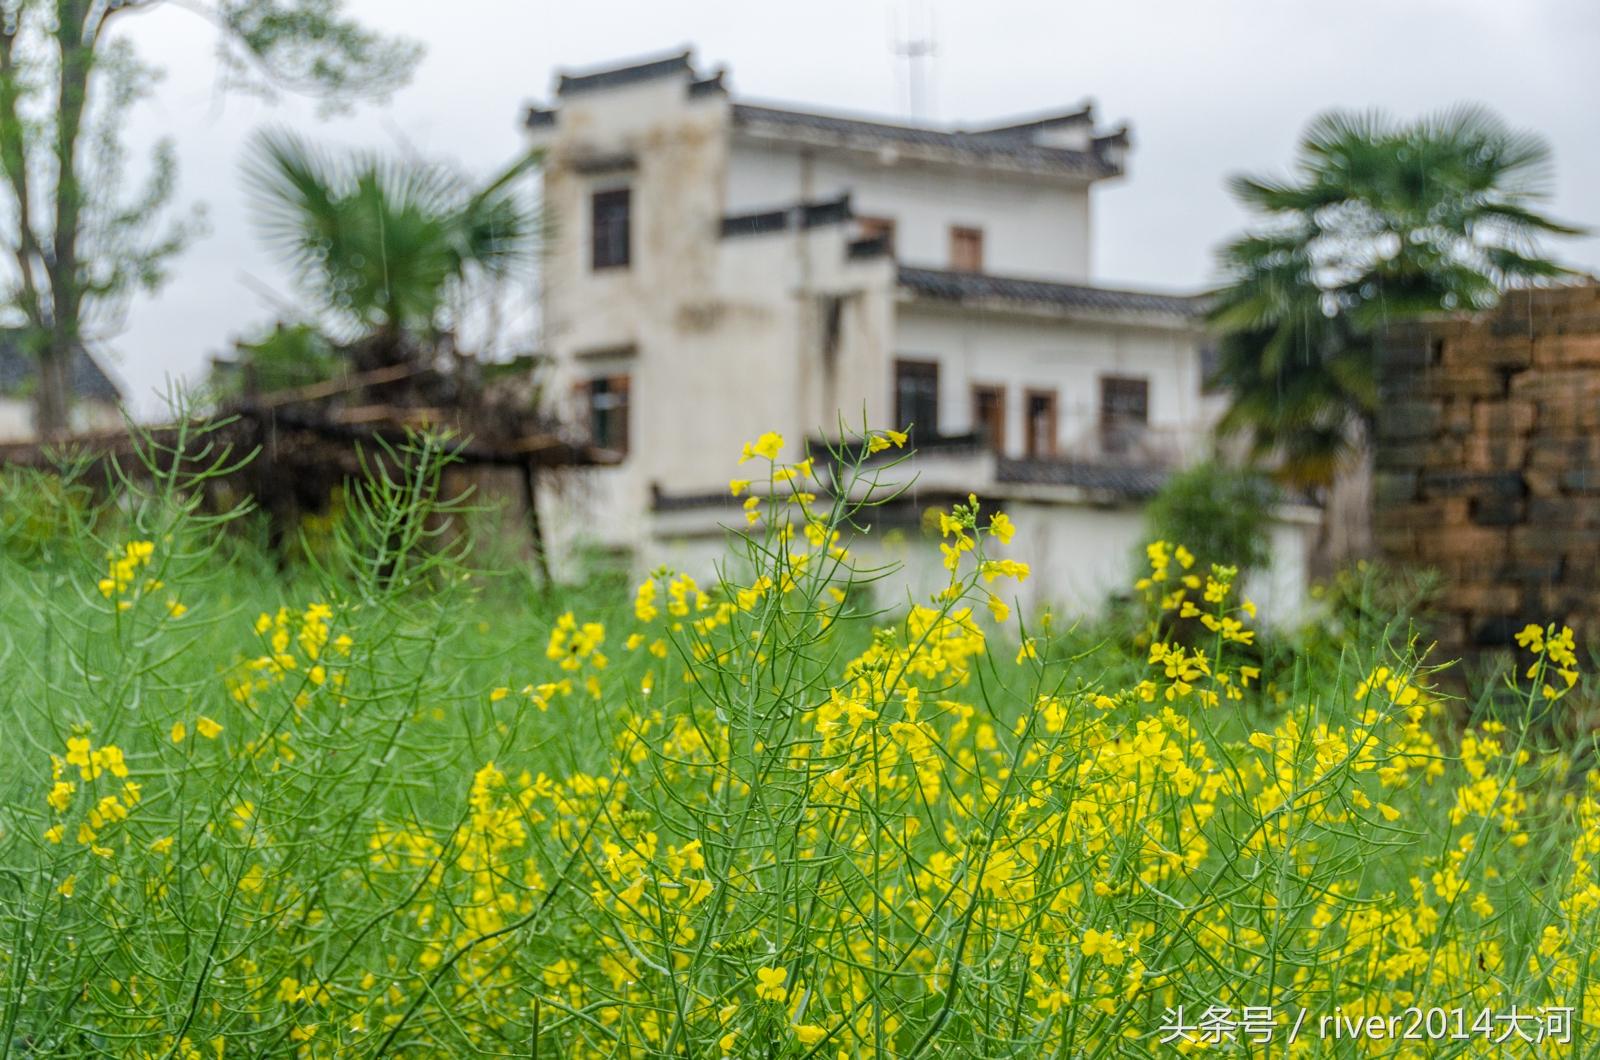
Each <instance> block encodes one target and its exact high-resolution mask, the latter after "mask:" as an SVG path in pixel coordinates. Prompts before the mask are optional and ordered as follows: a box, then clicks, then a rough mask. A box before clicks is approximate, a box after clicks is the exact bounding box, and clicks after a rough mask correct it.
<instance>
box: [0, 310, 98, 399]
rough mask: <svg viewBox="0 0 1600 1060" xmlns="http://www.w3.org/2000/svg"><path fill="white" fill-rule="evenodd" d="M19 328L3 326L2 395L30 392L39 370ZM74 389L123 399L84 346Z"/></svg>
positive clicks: (84, 395)
mask: <svg viewBox="0 0 1600 1060" xmlns="http://www.w3.org/2000/svg"><path fill="white" fill-rule="evenodd" d="M22 336H23V332H22V330H21V329H19V328H0V394H17V393H20V392H25V391H30V390H31V389H32V386H33V380H34V377H35V375H36V374H37V373H38V364H37V363H36V361H35V359H34V355H33V354H32V353H31V352H29V351H28V349H27V348H26V347H25V346H24V345H23V342H22ZM72 392H73V393H74V394H76V395H77V396H78V397H80V398H85V399H89V400H95V401H112V402H118V401H121V400H122V388H121V387H119V386H118V385H117V384H116V383H115V382H114V381H113V380H112V379H111V377H110V376H109V375H107V374H106V371H105V369H104V368H102V367H101V366H100V362H99V361H98V360H97V359H96V358H95V357H94V355H93V354H91V353H89V351H87V350H85V349H82V348H80V349H79V350H78V352H77V356H75V357H74V358H73V359H72Z"/></svg>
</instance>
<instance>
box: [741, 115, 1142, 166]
mask: <svg viewBox="0 0 1600 1060" xmlns="http://www.w3.org/2000/svg"><path fill="white" fill-rule="evenodd" d="M733 119H734V122H735V123H736V124H738V125H742V126H744V127H745V128H756V127H763V126H764V127H768V128H778V129H783V130H787V131H789V132H792V133H795V134H798V135H806V136H812V137H826V138H829V139H832V140H835V141H838V142H839V143H840V144H841V145H849V144H850V143H852V142H856V143H860V144H862V145H863V146H868V145H873V144H876V145H881V146H887V145H894V144H904V145H906V146H908V147H925V148H929V149H933V150H942V151H949V152H953V153H956V154H960V155H965V156H967V157H968V158H971V159H972V160H974V161H990V162H1011V163H1014V164H1016V165H1020V166H1027V167H1034V168H1040V169H1052V170H1062V171H1072V172H1079V173H1083V174H1085V175H1087V176H1091V177H1112V176H1117V175H1119V174H1121V172H1122V167H1121V164H1120V163H1119V162H1118V161H1116V160H1115V159H1114V158H1112V157H1108V156H1105V155H1102V154H1101V153H1100V152H1099V151H1073V150H1068V149H1067V148H1062V147H1040V146H1038V145H1036V144H1034V143H1033V142H1032V141H1031V140H1030V139H1028V138H1027V137H1024V136H1005V135H993V134H990V133H982V132H979V133H969V132H962V131H960V130H949V129H934V128H929V127H927V126H921V125H899V124H895V123H893V122H885V121H874V120H871V119H867V118H856V117H847V116H844V115H837V114H819V113H816V112H814V111H804V110H790V109H788V108H785V107H770V106H758V105H756V104H751V103H735V104H734V106H733Z"/></svg>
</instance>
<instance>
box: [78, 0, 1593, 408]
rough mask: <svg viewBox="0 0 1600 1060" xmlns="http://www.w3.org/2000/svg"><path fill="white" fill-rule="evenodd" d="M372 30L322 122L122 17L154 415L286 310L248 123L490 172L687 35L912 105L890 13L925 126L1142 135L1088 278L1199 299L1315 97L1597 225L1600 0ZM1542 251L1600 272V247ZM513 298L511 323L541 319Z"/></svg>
mask: <svg viewBox="0 0 1600 1060" xmlns="http://www.w3.org/2000/svg"><path fill="white" fill-rule="evenodd" d="M350 6H351V9H352V10H353V11H354V12H356V13H357V14H359V15H360V16H361V17H363V18H364V19H366V20H367V21H368V22H369V23H370V24H371V25H373V26H377V27H382V28H384V29H386V30H389V31H392V32H395V33H400V34H404V35H407V36H410V37H412V38H415V39H417V40H420V41H422V42H424V43H425V44H426V47H427V54H426V56H425V58H424V59H423V61H422V62H421V64H420V65H419V66H418V67H417V70H416V73H415V77H414V79H413V80H412V82H411V84H410V85H409V87H407V88H406V89H405V90H403V91H401V92H400V93H398V94H397V95H396V96H395V97H394V98H393V99H392V100H391V101H390V102H389V103H388V104H386V105H383V106H368V107H364V108H361V109H358V110H357V111H356V112H354V113H352V114H351V115H348V116H345V117H341V118H338V119H335V120H331V121H319V120H318V118H317V117H316V114H315V110H314V108H313V107H311V106H310V105H308V104H306V103H304V102H302V101H294V100H284V101H280V102H279V103H277V104H276V105H269V104H265V103H263V102H260V101H258V100H254V99H248V98H241V97H238V96H225V95H223V94H222V93H221V92H220V91H219V87H218V75H217V70H216V66H215V63H214V62H213V61H212V54H213V48H214V44H215V37H214V36H213V35H212V31H211V30H210V28H209V27H208V25H207V24H206V23H205V22H203V21H202V20H201V19H199V18H197V17H196V16H195V15H193V14H191V13H188V12H185V11H184V10H182V9H181V7H180V6H179V5H176V4H172V5H165V6H163V7H162V8H159V9H157V10H155V11H154V12H153V13H151V14H148V15H142V16H138V17H136V18H132V19H128V20H126V21H125V30H124V32H126V33H128V34H129V35H130V36H131V37H132V38H133V39H134V40H135V41H136V42H137V44H138V46H139V48H140V51H141V53H142V54H143V56H144V57H145V58H146V59H147V60H148V61H150V62H152V63H154V64H156V65H158V66H160V67H162V68H164V69H165V71H166V77H165V79H164V81H163V82H162V83H161V85H160V86H159V87H158V88H157V91H156V93H155V95H154V97H153V98H152V99H150V100H149V101H147V102H145V103H143V104H141V105H140V107H139V108H138V110H137V111H136V112H135V114H134V115H133V117H132V120H131V121H130V123H129V126H128V138H129V144H130V147H131V148H133V149H134V150H136V151H142V150H144V149H145V147H146V146H147V145H148V144H150V143H152V142H153V141H154V140H155V139H156V138H158V137H160V136H170V137H172V138H173V139H174V140H175V141H176V144H177V149H178V156H179V160H180V166H181V186H180V192H179V197H180V199H181V200H182V201H184V202H195V201H199V202H203V203H205V205H206V207H207V210H208V213H209V222H210V228H211V232H210V234H209V235H208V236H207V237H205V238H204V239H203V240H201V241H200V242H198V243H196V244H195V245H194V246H193V247H192V248H190V249H189V250H188V251H187V253H186V254H185V255H184V256H183V258H182V259H181V260H179V261H178V262H177V263H176V266H175V268H174V270H173V276H172V280H171V282H170V283H169V284H168V285H167V287H166V288H165V289H164V290H163V291H162V292H161V293H160V294H159V295H157V296H155V297H154V298H147V299H143V300H141V301H139V302H138V303H136V304H135V305H134V307H133V309H132V311H131V314H130V317H129V320H128V325H127V327H126V329H125V330H124V331H123V332H122V333H121V334H120V335H118V336H116V337H114V338H113V339H112V340H111V342H110V343H109V344H108V345H109V347H110V349H111V350H112V351H113V356H114V367H115V368H116V370H117V372H118V374H119V375H120V376H121V377H122V378H123V379H124V380H125V381H126V383H127V384H128V389H129V391H130V395H131V396H133V397H134V398H135V400H136V401H137V402H138V404H139V406H140V407H141V408H143V409H145V410H146V411H148V410H150V409H151V408H152V407H153V401H152V397H151V395H152V394H153V393H154V392H155V391H156V390H157V389H159V388H160V387H161V386H162V384H163V380H164V379H165V378H166V377H167V376H169V375H172V376H178V377H183V376H190V377H193V376H196V375H198V373H200V372H201V371H202V370H203V368H204V365H205V364H206V361H207V358H208V357H209V356H210V355H211V354H213V353H216V352H219V351H225V350H228V349H231V347H232V344H233V342H234V340H235V339H236V338H237V337H239V336H240V335H241V334H246V335H248V334H250V333H251V332H253V331H255V330H258V329H260V328H262V327H263V326H264V325H266V324H268V323H270V322H271V321H272V320H273V319H275V318H276V317H277V316H279V315H280V309H279V306H280V305H281V304H283V303H287V302H292V291H291V288H290V286H289V283H288V281H287V278H286V277H285V276H284V274H283V272H282V270H280V269H279V268H277V267H276V266H275V264H274V262H273V260H272V258H271V257H270V256H269V255H268V254H266V253H265V252H264V251H263V249H262V247H261V244H260V241H259V240H258V238H257V236H256V234H255V232H254V230H253V228H252V225H251V221H250V214H249V211H248V208H247V204H246V202H245V199H244V195H243V193H242V191H241V187H240V180H239V159H240V154H241V151H242V148H243V145H244V143H245V140H246V138H247V136H248V135H249V133H250V132H251V130H253V129H255V128H257V127H260V126H261V125H264V124H271V123H282V124H289V125H293V126H295V127H298V128H301V129H303V130H304V131H306V132H307V133H308V134H309V135H312V136H315V137H317V138H319V139H322V140H325V141H327V142H329V143H333V144H362V145H369V146H398V145H404V147H405V149H407V150H411V151H415V152H418V153H421V154H425V155H429V156H438V157H441V158H446V159H451V160H454V161H455V162H457V163H459V164H460V165H461V166H463V167H465V168H467V169H468V170H470V171H473V172H477V173H487V172H489V171H491V170H492V169H494V168H495V167H496V166H498V165H502V164H504V163H505V162H507V161H508V160H509V159H511V158H512V156H514V155H515V154H516V152H517V151H519V150H520V149H521V143H522V141H521V136H520V133H519V120H520V117H521V114H522V111H523V108H524V106H525V105H526V104H528V103H530V102H538V101H548V99H549V96H550V89H551V81H552V77H553V74H554V73H555V71H557V70H558V69H562V68H569V69H570V68H578V67H584V66H589V65H594V64H605V63H609V62H611V61H613V60H617V59H626V58H629V57H631V56H635V55H639V54H644V53H659V52H662V51H666V50H669V49H674V48H678V47H681V46H684V45H691V46H693V47H694V49H695V54H696V61H697V63H698V64H699V65H700V66H701V67H702V68H705V69H710V68H712V67H715V66H719V65H722V66H726V67H727V68H728V69H729V71H730V81H731V85H732V87H733V90H734V93H735V95H736V96H744V97H752V98H760V99H769V100H780V101H789V102H793V103H797V104H801V105H805V104H811V105H815V106H818V107H835V108H848V109H851V110H856V111H868V112H880V113H882V114H884V115H886V116H890V117H894V116H900V117H904V116H905V115H906V112H907V99H906V91H905V84H906V76H905V63H904V60H897V59H896V58H894V56H893V49H892V47H891V44H892V41H893V40H894V39H895V37H896V36H897V32H896V30H895V28H894V26H895V24H896V22H897V21H898V22H899V23H900V26H901V27H902V28H901V30H900V31H899V34H900V35H903V34H904V26H905V23H906V21H907V18H908V17H910V18H914V19H916V20H918V21H919V22H926V21H927V19H928V16H927V14H926V13H927V12H929V11H931V21H932V24H933V27H934V30H935V34H934V35H935V37H936V41H937V52H938V53H937V57H936V58H935V59H933V60H932V61H931V62H930V63H929V64H928V66H927V67H925V68H926V69H928V70H929V72H930V82H931V84H930V89H929V92H928V99H929V102H928V109H929V112H930V113H929V116H930V117H932V118H935V119H938V120H940V121H945V122H951V123H956V124H959V123H963V122H965V123H979V122H985V121H991V120H993V119H995V118H998V117H1002V116H1006V115H1011V114H1017V113H1026V112H1030V111H1038V110H1042V109H1047V108H1052V107H1057V106H1064V105H1069V104H1073V103H1076V102H1078V101H1080V100H1082V99H1084V98H1086V97H1087V98H1093V99H1094V100H1095V102H1096V104H1097V107H1098V113H1099V114H1100V116H1101V119H1102V121H1103V122H1105V123H1115V122H1121V121H1127V122H1129V123H1130V124H1131V125H1132V128H1133V153H1132V157H1131V159H1130V165H1129V172H1128V176H1127V177H1126V178H1124V179H1123V180H1121V181H1118V182H1116V183H1114V184H1109V185H1105V186H1103V187H1102V189H1101V190H1099V191H1097V192H1096V200H1095V221H1094V243H1095V245H1094V257H1093V261H1094V275H1095V278H1096V280H1097V282H1102V283H1107V284H1121V285H1134V286H1149V287H1157V288H1176V289H1193V288H1197V287H1199V286H1201V285H1202V284H1204V283H1206V282H1207V281H1208V280H1209V279H1210V278H1211V275H1212V274H1211V261H1212V251H1213V249H1214V248H1215V247H1216V245H1217V244H1218V243H1219V242H1221V241H1222V240H1224V239H1226V238H1227V237H1228V236H1229V235H1230V234H1232V233H1233V232H1235V231H1237V230H1238V229H1239V228H1240V226H1241V225H1243V224H1244V223H1245V217H1244V215H1243V214H1242V213H1241V212H1240V211H1239V210H1238V209H1237V208H1236V207H1234V206H1233V204H1232V203H1231V202H1230V201H1229V199H1228V197H1227V195H1226V193H1225V191H1224V189H1223V180H1224V178H1225V177H1226V176H1227V175H1228V174H1231V173H1234V172H1238V171H1241V170H1244V171H1262V170H1266V171H1271V170H1282V169H1284V168H1286V166H1287V163H1288V161H1289V159H1290V157H1291V153H1292V150H1293V147H1294V144H1295V141H1296V138H1297V136H1298V134H1299V132H1300V130H1301V129H1302V128H1303V127H1304V125H1305V123H1306V122H1307V120H1309V119H1310V118H1311V117H1312V116H1313V115H1314V114H1316V113H1317V112H1319V111H1321V110H1324V109H1326V108H1330V107H1346V108H1366V107H1381V108H1384V109H1387V110H1389V111H1392V112H1394V113H1395V114H1397V115H1401V116H1411V115H1415V114H1419V113H1422V112H1424V111H1428V110H1432V109H1435V108H1439V107H1443V106H1447V105H1449V104H1452V103H1455V102H1459V101H1476V102H1481V103H1485V104H1487V105H1489V106H1490V107H1492V108H1493V109H1495V110H1496V111H1498V112H1499V113H1500V114H1501V115H1502V116H1503V117H1504V118H1505V119H1506V120H1507V121H1508V122H1510V123H1512V124H1514V125H1516V126H1519V127H1525V128H1529V129H1533V130H1537V131H1539V132H1540V133H1542V134H1543V135H1544V136H1545V137H1546V138H1547V139H1548V140H1549V141H1550V143H1551V145H1552V146H1553V147H1554V149H1555V156H1556V176H1555V185H1554V189H1553V196H1552V198H1551V201H1550V204H1549V205H1550V209H1551V210H1552V212H1554V213H1555V214H1557V215H1558V216H1560V217H1562V218H1564V219H1567V220H1570V221H1574V222H1577V223H1580V224H1584V225H1595V226H1600V63H1597V62H1596V59H1595V57H1596V55H1597V54H1600V4H1597V3H1595V2H1594V0H1512V2H1508V0H1345V2H1343V3H1340V4H1337V5H1335V4H1329V3H1324V2H1310V0H1105V2H1100V3H1085V2H1081V0H985V2H982V3H979V2H977V0H893V2H891V0H804V2H789V0H782V2H780V0H761V2H751V0H701V2H680V0H649V2H640V0H629V2H622V0H579V2H576V3H574V2H567V3H561V4H547V3H537V2H530V0H450V2H449V3H444V2H441V0H352V2H351V4H350ZM1556 250H1557V253H1558V254H1559V256H1561V257H1562V258H1563V259H1564V260H1565V261H1567V262H1568V263H1569V264H1572V265H1574V266H1577V267H1580V268H1583V269H1585V270H1589V271H1594V272H1600V237H1596V236H1589V237H1585V238H1582V239H1575V240H1569V241H1563V242H1562V243H1561V244H1560V245H1559V246H1558V247H1557V248H1556ZM532 319H533V318H532V316H531V314H529V313H526V312H525V313H523V314H522V315H521V318H520V322H521V325H522V326H523V327H528V326H530V325H531V322H532Z"/></svg>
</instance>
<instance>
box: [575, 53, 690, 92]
mask: <svg viewBox="0 0 1600 1060" xmlns="http://www.w3.org/2000/svg"><path fill="white" fill-rule="evenodd" d="M691 56H692V53H691V52H687V51H684V52H679V53H678V54H676V55H668V56H664V57H662V58H659V59H647V60H645V61H644V62H638V63H629V64H628V65H626V66H613V67H610V68H608V69H604V70H591V71H589V72H588V73H581V74H562V75H561V77H560V78H559V79H558V80H557V81H556V95H558V96H566V95H571V94H572V93H574V92H587V91H589V90H591V89H596V88H615V87H617V86H618V85H628V84H633V83H634V82H636V81H651V80H654V79H655V78H658V77H668V76H671V75H672V74H677V73H686V74H689V75H690V76H691V77H692V76H694V68H693V67H692V66H691V65H690V58H691Z"/></svg>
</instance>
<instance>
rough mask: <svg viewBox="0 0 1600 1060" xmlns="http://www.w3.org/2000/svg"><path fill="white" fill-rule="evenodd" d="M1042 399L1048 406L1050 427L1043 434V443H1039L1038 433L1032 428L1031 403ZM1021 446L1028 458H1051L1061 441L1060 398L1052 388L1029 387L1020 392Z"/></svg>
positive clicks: (1053, 456)
mask: <svg viewBox="0 0 1600 1060" xmlns="http://www.w3.org/2000/svg"><path fill="white" fill-rule="evenodd" d="M1038 399H1042V400H1043V401H1044V402H1045V403H1046V406H1047V407H1048V408H1049V410H1050V412H1049V416H1050V429H1049V431H1048V432H1047V433H1046V435H1045V439H1044V441H1045V445H1044V446H1043V447H1041V446H1040V445H1039V435H1038V432H1037V431H1036V430H1035V428H1034V415H1033V403H1034V401H1035V400H1038ZM1022 423H1023V431H1024V437H1023V446H1024V448H1025V452H1026V453H1027V456H1028V459H1029V460H1053V459H1055V456H1056V454H1057V452H1058V451H1059V449H1060V446H1061V442H1060V436H1061V400H1060V395H1059V394H1057V392H1056V391H1054V390H1046V389H1043V388H1029V389H1027V390H1024V391H1023V392H1022ZM1041 450H1042V451H1041Z"/></svg>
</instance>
